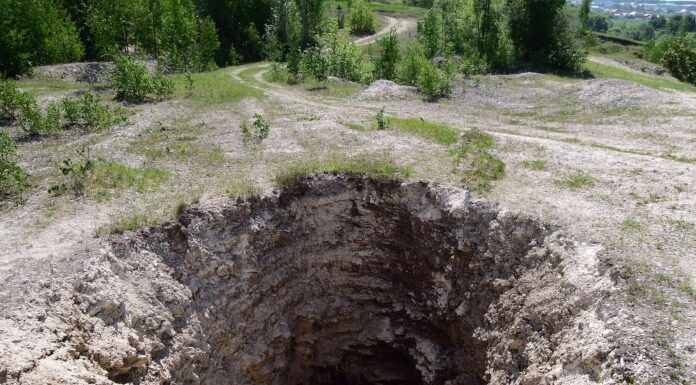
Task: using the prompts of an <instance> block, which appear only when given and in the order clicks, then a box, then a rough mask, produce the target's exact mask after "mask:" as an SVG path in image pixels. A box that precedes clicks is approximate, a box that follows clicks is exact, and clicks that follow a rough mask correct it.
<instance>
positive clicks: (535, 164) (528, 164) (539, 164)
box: [522, 159, 546, 171]
mask: <svg viewBox="0 0 696 385" xmlns="http://www.w3.org/2000/svg"><path fill="white" fill-rule="evenodd" d="M522 167H524V168H527V169H530V170H534V171H544V170H546V161H545V160H541V159H530V160H525V161H522Z"/></svg>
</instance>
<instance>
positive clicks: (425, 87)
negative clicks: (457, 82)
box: [417, 62, 452, 101]
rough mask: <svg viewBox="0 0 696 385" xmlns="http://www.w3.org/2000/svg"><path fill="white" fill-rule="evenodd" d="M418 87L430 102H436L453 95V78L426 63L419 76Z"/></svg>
mask: <svg viewBox="0 0 696 385" xmlns="http://www.w3.org/2000/svg"><path fill="white" fill-rule="evenodd" d="M417 85H418V87H419V88H420V90H421V92H422V93H423V94H424V95H425V96H426V98H427V99H428V100H430V101H436V100H438V99H440V98H443V97H448V96H449V95H450V94H451V93H452V76H451V74H448V73H446V72H444V71H442V70H440V69H438V68H437V67H435V66H434V65H433V64H432V63H430V62H426V63H425V65H423V67H421V71H420V73H419V74H418V81H417Z"/></svg>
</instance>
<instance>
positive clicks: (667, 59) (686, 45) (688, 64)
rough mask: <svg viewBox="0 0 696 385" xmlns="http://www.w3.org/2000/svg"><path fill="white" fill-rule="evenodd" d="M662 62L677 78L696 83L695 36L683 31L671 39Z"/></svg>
mask: <svg viewBox="0 0 696 385" xmlns="http://www.w3.org/2000/svg"><path fill="white" fill-rule="evenodd" d="M661 62H662V64H663V65H664V66H665V67H666V68H667V69H668V70H669V72H670V73H671V74H672V75H673V76H674V77H675V78H677V79H679V80H681V81H684V82H688V83H691V84H694V85H696V39H694V38H693V37H689V36H687V35H686V34H684V33H683V34H681V35H679V36H675V37H673V38H671V39H669V40H668V41H667V42H666V44H665V48H664V51H663V53H662V58H661Z"/></svg>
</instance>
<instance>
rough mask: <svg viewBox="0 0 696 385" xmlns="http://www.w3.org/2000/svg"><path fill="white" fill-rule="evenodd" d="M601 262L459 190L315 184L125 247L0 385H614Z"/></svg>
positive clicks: (187, 221)
mask: <svg viewBox="0 0 696 385" xmlns="http://www.w3.org/2000/svg"><path fill="white" fill-rule="evenodd" d="M600 253H601V247H600V246H598V245H586V244H579V243H577V242H574V241H573V240H571V239H567V238H565V237H564V236H563V235H562V234H561V233H559V232H555V231H553V230H551V229H549V228H548V227H546V226H544V225H543V224H541V223H539V222H537V221H535V220H533V219H530V218H526V217H523V216H520V215H517V214H515V213H512V212H509V211H506V210H500V209H498V208H497V207H495V206H494V205H492V204H490V203H487V202H485V201H482V200H476V199H472V198H470V196H469V195H468V193H467V192H466V191H464V190H460V189H456V188H450V187H443V186H439V185H434V184H427V183H421V182H414V183H401V182H379V181H373V180H368V179H359V178H349V177H343V176H322V177H312V178H309V179H306V180H304V181H302V182H300V183H298V184H296V185H294V186H291V187H288V188H285V189H283V190H282V191H280V192H276V193H274V194H272V195H268V196H264V197H251V198H245V199H241V198H240V199H236V200H230V201H229V202H226V203H224V204H220V205H218V206H216V207H205V208H204V207H195V208H192V209H189V210H188V211H186V212H185V213H184V214H182V215H181V216H180V217H179V218H178V219H177V220H176V221H172V222H168V223H165V224H163V225H161V226H158V227H154V228H151V229H148V230H145V231H142V232H139V233H131V234H126V235H125V236H122V237H118V238H117V239H115V240H113V241H112V242H111V244H110V245H109V246H108V247H105V249H103V250H102V252H101V253H95V255H93V256H92V257H90V259H89V260H88V261H86V263H85V269H84V271H83V272H82V273H80V274H79V276H77V277H75V279H74V280H73V281H71V282H70V283H69V286H67V287H68V289H66V287H65V286H61V287H58V286H57V285H58V284H55V285H56V286H55V288H53V289H51V287H49V288H48V289H47V293H48V294H47V296H46V301H47V302H48V303H49V306H48V310H46V311H45V313H43V315H42V316H41V317H39V320H38V321H36V322H38V323H39V324H40V325H41V328H42V330H44V329H43V328H46V330H50V335H51V336H54V341H53V342H54V343H53V345H52V348H51V349H47V350H46V351H45V352H43V353H42V354H41V355H40V356H38V357H34V358H32V359H28V358H27V357H30V356H31V354H30V353H28V352H25V351H22V347H21V346H19V347H16V348H15V351H12V352H10V353H12V354H10V355H8V356H6V357H5V358H4V359H3V360H2V361H0V364H1V365H0V379H1V380H3V381H0V382H6V383H8V384H48V383H61V384H113V383H133V384H269V385H270V384H274V385H281V384H282V385H300V384H306V385H310V384H311V385H344V384H345V385H353V384H355V385H358V384H375V385H389V384H405V385H421V384H422V385H482V384H551V383H553V384H574V385H579V384H593V383H611V378H610V376H611V373H610V372H611V370H610V367H609V363H608V358H607V357H608V354H609V352H610V351H611V350H612V349H613V347H612V344H611V343H610V342H609V341H608V340H607V339H606V338H605V336H606V335H607V332H606V324H605V322H604V321H603V320H602V317H601V313H602V312H601V305H602V301H603V299H604V298H605V297H606V296H607V295H608V294H609V293H611V292H612V291H613V290H614V285H613V283H612V280H611V279H610V277H609V274H608V272H607V271H606V269H604V268H603V265H602V263H601V262H600V258H599V254H600ZM63 284H65V282H63ZM49 286H51V285H49Z"/></svg>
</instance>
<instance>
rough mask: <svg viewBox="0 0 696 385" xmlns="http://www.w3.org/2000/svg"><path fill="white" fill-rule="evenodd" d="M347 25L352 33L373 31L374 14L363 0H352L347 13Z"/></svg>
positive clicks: (367, 33) (363, 33)
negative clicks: (348, 13)
mask: <svg viewBox="0 0 696 385" xmlns="http://www.w3.org/2000/svg"><path fill="white" fill-rule="evenodd" d="M348 26H349V27H350V31H351V33H352V34H354V35H370V34H373V33H375V15H374V14H372V12H371V11H370V10H369V9H368V8H367V4H365V1H364V0H353V5H352V7H351V9H350V15H348Z"/></svg>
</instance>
